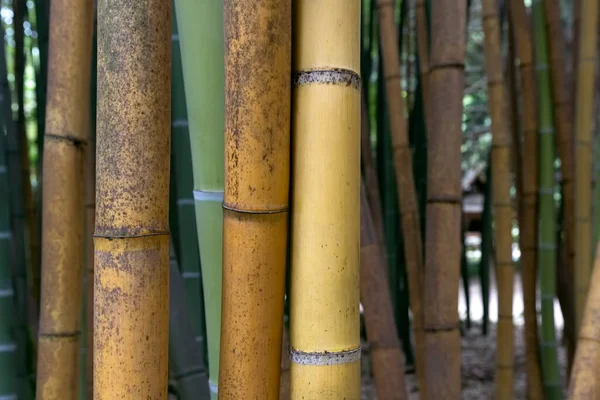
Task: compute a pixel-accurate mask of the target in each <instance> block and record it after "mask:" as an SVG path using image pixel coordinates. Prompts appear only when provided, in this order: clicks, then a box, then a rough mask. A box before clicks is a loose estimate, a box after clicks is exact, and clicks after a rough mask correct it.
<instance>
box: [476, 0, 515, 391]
mask: <svg viewBox="0 0 600 400" xmlns="http://www.w3.org/2000/svg"><path fill="white" fill-rule="evenodd" d="M482 18H483V30H484V35H485V45H484V50H485V70H486V74H487V86H488V104H489V109H490V117H491V120H492V150H491V151H492V154H491V158H492V184H493V188H492V207H493V213H494V223H495V229H494V242H495V244H496V251H495V252H494V255H495V260H494V261H495V269H496V282H497V286H498V333H497V335H496V382H495V383H496V396H495V397H496V399H506V400H511V399H512V398H513V396H514V389H513V387H514V326H513V316H512V303H513V285H514V282H513V280H514V266H513V261H512V233H511V231H512V221H513V218H512V215H513V210H512V205H511V201H510V186H511V179H510V165H511V154H510V148H511V135H510V130H509V127H508V120H507V118H506V113H505V111H506V98H505V94H506V92H505V90H506V86H505V82H504V71H503V70H502V66H503V62H502V50H501V46H500V23H499V18H498V3H497V2H496V1H495V0H483V15H482Z"/></svg>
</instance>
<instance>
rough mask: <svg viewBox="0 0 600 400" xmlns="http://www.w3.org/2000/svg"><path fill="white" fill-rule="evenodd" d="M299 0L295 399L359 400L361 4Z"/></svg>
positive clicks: (293, 335)
mask: <svg viewBox="0 0 600 400" xmlns="http://www.w3.org/2000/svg"><path fill="white" fill-rule="evenodd" d="M294 5H295V8H294V17H295V18H294V23H295V29H296V30H295V35H296V36H295V43H294V85H295V88H294V110H293V146H292V148H293V150H294V154H293V160H294V165H293V171H294V172H293V180H292V182H293V190H292V193H293V197H292V198H293V200H292V245H291V256H292V264H291V265H292V272H291V273H292V279H291V282H292V293H291V317H290V320H291V333H290V344H291V346H290V347H291V354H290V355H291V359H292V367H291V388H292V394H291V398H292V399H294V400H295V399H306V400H310V399H341V398H347V399H358V398H360V349H361V347H360V311H359V301H360V294H359V251H360V226H359V225H360V222H359V213H360V197H359V196H360V189H359V185H360V107H361V103H360V95H361V94H360V86H361V85H360V75H359V71H360V29H359V27H360V25H359V24H360V11H361V10H360V1H358V0H352V1H347V0H326V1H319V2H315V1H310V0H300V1H296V2H295V3H294ZM330 21H338V22H337V23H335V24H331V23H330ZM323 132H327V134H326V135H324V134H323Z"/></svg>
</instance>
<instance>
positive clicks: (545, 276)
mask: <svg viewBox="0 0 600 400" xmlns="http://www.w3.org/2000/svg"><path fill="white" fill-rule="evenodd" d="M543 8H544V5H543V3H542V1H541V0H534V1H533V2H532V13H533V33H534V40H535V46H534V48H535V61H536V74H537V94H538V95H537V99H538V101H539V103H538V118H539V119H538V148H539V155H538V161H537V162H538V171H539V175H538V182H539V189H538V196H539V197H538V222H537V224H538V229H539V231H538V241H537V243H538V253H537V254H538V257H537V266H538V270H539V281H540V297H541V303H542V304H541V315H542V323H541V329H540V338H539V341H540V362H541V365H542V383H543V387H544V398H545V399H560V398H562V382H561V380H560V371H559V366H558V358H557V347H558V345H557V342H556V330H555V323H554V298H555V296H556V264H557V263H556V206H555V202H554V185H555V179H554V162H555V140H554V139H555V138H554V126H553V115H552V111H553V108H552V92H551V85H550V70H549V65H548V50H547V37H546V24H545V15H544V10H543Z"/></svg>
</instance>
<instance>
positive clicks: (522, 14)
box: [509, 0, 543, 400]
mask: <svg viewBox="0 0 600 400" xmlns="http://www.w3.org/2000/svg"><path fill="white" fill-rule="evenodd" d="M509 12H510V18H511V24H510V29H511V30H512V31H513V33H514V38H515V47H516V56H517V58H518V59H519V77H520V83H521V96H522V107H523V112H522V116H523V146H522V152H521V154H519V157H521V159H522V163H521V165H522V184H523V190H522V194H521V196H520V198H521V201H522V205H520V209H522V215H523V218H522V220H521V221H522V223H521V224H520V225H519V246H520V248H521V279H522V283H523V306H524V316H525V348H526V368H527V396H528V398H529V399H531V400H536V399H542V398H543V388H542V378H541V376H542V375H541V370H540V365H539V361H538V360H539V349H538V333H537V331H538V326H537V310H536V276H537V201H538V200H537V186H538V181H537V179H538V159H537V154H538V144H537V142H538V140H537V126H538V122H537V114H538V111H537V99H536V88H535V66H534V64H533V47H532V38H531V25H530V23H529V18H528V16H527V10H526V9H525V4H524V3H523V0H511V1H510V4H509Z"/></svg>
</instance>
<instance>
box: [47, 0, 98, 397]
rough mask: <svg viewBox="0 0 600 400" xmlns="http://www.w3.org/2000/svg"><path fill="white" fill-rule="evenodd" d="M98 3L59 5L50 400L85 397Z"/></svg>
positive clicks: (50, 184)
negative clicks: (81, 386)
mask: <svg viewBox="0 0 600 400" xmlns="http://www.w3.org/2000/svg"><path fill="white" fill-rule="evenodd" d="M92 5H93V2H92V1H90V0H81V1H78V2H76V3H73V2H71V1H65V0H56V1H53V2H52V6H51V7H52V9H51V17H50V18H51V22H52V23H51V26H52V28H51V31H50V48H51V49H52V54H51V55H50V58H49V61H48V64H49V67H48V109H47V113H46V118H47V119H46V132H45V133H44V138H45V140H44V153H45V157H44V171H45V174H44V180H43V189H42V190H43V195H44V203H43V208H42V222H43V224H44V234H43V238H42V249H43V254H42V262H43V264H44V267H43V268H42V292H41V307H40V309H41V310H40V326H39V336H38V346H39V349H38V363H37V391H36V397H37V398H38V399H44V400H50V399H75V398H77V396H78V376H79V357H78V353H79V350H80V349H79V341H80V335H81V323H80V318H81V310H82V309H81V297H80V293H82V292H81V287H82V286H81V285H82V280H81V276H82V271H83V261H84V260H83V252H82V251H81V249H82V247H83V233H84V223H85V222H84V215H83V212H82V211H83V209H84V202H83V198H84V186H83V169H84V149H85V146H86V144H87V142H88V136H87V133H88V131H89V130H88V126H87V124H88V123H89V120H88V117H89V106H88V104H89V100H90V96H89V93H90V92H89V91H90V73H91V65H90V64H91V51H92V16H93V9H92ZM59 49H61V50H60V51H59ZM73 293H76V294H77V295H76V296H75V297H73Z"/></svg>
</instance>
